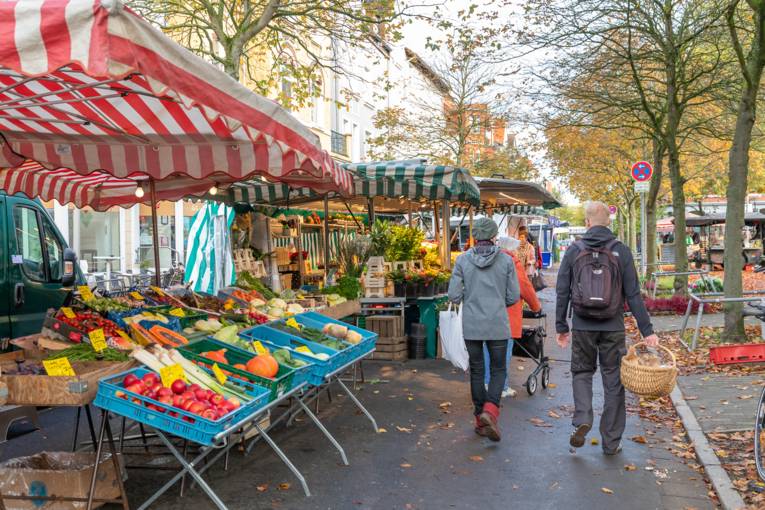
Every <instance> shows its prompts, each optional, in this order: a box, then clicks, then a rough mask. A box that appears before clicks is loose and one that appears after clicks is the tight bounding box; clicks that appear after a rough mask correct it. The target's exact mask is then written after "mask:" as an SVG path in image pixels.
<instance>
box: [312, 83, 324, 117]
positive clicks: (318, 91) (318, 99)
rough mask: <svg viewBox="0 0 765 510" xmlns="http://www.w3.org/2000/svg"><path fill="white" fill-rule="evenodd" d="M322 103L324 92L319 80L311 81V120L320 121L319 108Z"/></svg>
mask: <svg viewBox="0 0 765 510" xmlns="http://www.w3.org/2000/svg"><path fill="white" fill-rule="evenodd" d="M323 105H324V94H323V92H322V87H321V82H311V122H313V123H314V124H319V123H320V118H321V108H322V106H323Z"/></svg>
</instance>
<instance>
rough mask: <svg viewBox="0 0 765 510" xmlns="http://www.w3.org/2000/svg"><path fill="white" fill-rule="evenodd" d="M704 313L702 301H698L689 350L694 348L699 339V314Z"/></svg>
mask: <svg viewBox="0 0 765 510" xmlns="http://www.w3.org/2000/svg"><path fill="white" fill-rule="evenodd" d="M702 315H704V303H699V312H698V314H696V329H695V330H694V331H693V343H692V344H691V350H692V351H695V350H696V344H697V343H698V341H699V330H700V329H701V316H702Z"/></svg>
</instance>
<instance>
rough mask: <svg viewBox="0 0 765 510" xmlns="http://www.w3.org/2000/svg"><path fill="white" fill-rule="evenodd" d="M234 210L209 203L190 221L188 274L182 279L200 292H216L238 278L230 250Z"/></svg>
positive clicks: (187, 252)
mask: <svg viewBox="0 0 765 510" xmlns="http://www.w3.org/2000/svg"><path fill="white" fill-rule="evenodd" d="M233 223H234V210H233V209H232V208H230V207H228V206H226V205H223V204H216V203H209V202H208V203H206V204H205V206H204V207H202V209H200V210H199V211H198V212H197V213H196V214H195V215H194V218H193V219H192V221H191V229H190V230H189V236H188V239H187V240H186V273H185V275H184V278H183V281H184V282H185V283H190V286H191V288H192V289H194V290H195V291H197V292H207V293H208V294H213V295H214V294H217V293H218V290H219V289H220V288H222V287H226V286H228V285H232V284H233V283H234V280H235V278H236V274H235V272H234V259H233V257H232V255H231V254H232V252H231V225H232V224H233Z"/></svg>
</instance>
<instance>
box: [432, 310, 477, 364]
mask: <svg viewBox="0 0 765 510" xmlns="http://www.w3.org/2000/svg"><path fill="white" fill-rule="evenodd" d="M438 329H439V331H440V334H441V353H442V354H443V357H444V359H448V360H449V361H451V362H452V365H454V366H455V367H457V368H460V369H462V370H465V371H467V369H468V367H469V366H470V364H469V362H468V361H469V357H468V351H467V347H465V339H464V338H463V336H462V307H461V306H460V307H458V309H457V310H456V311H455V310H452V304H451V303H449V307H448V308H447V309H446V311H443V312H439V313H438Z"/></svg>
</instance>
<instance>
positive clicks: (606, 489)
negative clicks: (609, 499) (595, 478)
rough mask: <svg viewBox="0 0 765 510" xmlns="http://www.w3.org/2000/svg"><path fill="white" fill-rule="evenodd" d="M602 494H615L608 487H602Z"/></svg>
mask: <svg viewBox="0 0 765 510" xmlns="http://www.w3.org/2000/svg"><path fill="white" fill-rule="evenodd" d="M600 492H602V493H604V494H613V493H614V491H612V490H611V489H609V488H608V487H601V488H600Z"/></svg>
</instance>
